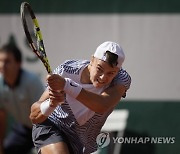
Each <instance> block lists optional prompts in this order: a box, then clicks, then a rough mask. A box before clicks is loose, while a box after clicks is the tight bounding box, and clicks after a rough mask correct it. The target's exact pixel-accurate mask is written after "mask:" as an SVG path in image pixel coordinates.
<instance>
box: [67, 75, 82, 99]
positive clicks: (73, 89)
mask: <svg viewBox="0 0 180 154" xmlns="http://www.w3.org/2000/svg"><path fill="white" fill-rule="evenodd" d="M65 80H66V83H65V86H64V91H65V92H66V93H67V94H69V95H70V96H72V97H73V98H76V97H77V96H78V95H79V93H80V92H81V90H82V86H81V85H80V84H78V83H76V82H74V81H73V80H71V79H69V78H65Z"/></svg>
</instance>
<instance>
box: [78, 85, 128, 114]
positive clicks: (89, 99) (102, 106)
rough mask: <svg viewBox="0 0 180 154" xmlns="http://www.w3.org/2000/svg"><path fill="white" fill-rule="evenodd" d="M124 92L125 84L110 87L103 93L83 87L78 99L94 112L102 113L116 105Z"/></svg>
mask: <svg viewBox="0 0 180 154" xmlns="http://www.w3.org/2000/svg"><path fill="white" fill-rule="evenodd" d="M124 93H125V86H123V85H115V86H113V87H109V88H108V89H106V90H105V91H104V92H103V93H102V94H101V95H98V94H94V93H92V92H89V91H87V90H84V89H82V90H81V92H80V94H79V95H78V97H77V100H78V101H79V102H81V103H82V104H84V105H85V106H87V107H88V108H89V109H91V110H93V111H94V112H97V113H100V114H102V113H104V112H106V111H108V110H109V109H111V108H113V107H115V106H116V105H117V103H118V102H119V101H120V99H121V97H122V96H123V94H124Z"/></svg>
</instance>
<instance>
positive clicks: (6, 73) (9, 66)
mask: <svg viewBox="0 0 180 154" xmlns="http://www.w3.org/2000/svg"><path fill="white" fill-rule="evenodd" d="M21 64H22V55H21V51H20V50H19V49H18V48H17V46H15V45H13V44H6V45H4V46H2V47H1V48H0V154H1V153H2V154H13V153H17V154H26V153H29V151H31V149H32V147H33V142H32V124H31V121H30V119H29V114H30V107H31V105H32V103H33V102H35V101H37V100H38V99H39V97H40V96H41V94H42V93H43V91H44V86H43V84H42V82H41V80H40V78H39V77H38V76H37V75H35V74H33V73H31V72H29V71H27V70H25V69H23V68H22V65H21ZM8 115H11V116H12V117H13V119H14V120H13V124H12V128H10V131H9V132H8V133H7V135H6V131H7V127H8V123H7V120H8Z"/></svg>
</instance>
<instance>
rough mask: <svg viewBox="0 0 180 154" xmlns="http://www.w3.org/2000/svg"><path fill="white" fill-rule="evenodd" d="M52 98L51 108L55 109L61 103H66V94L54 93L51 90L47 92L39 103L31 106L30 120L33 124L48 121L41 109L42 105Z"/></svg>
mask: <svg viewBox="0 0 180 154" xmlns="http://www.w3.org/2000/svg"><path fill="white" fill-rule="evenodd" d="M48 98H50V106H51V107H53V108H55V107H56V106H57V105H59V103H60V102H61V103H62V102H63V101H64V92H58V91H53V90H51V89H49V90H46V91H45V92H44V93H43V94H42V96H41V98H40V99H39V101H37V102H35V103H34V104H33V105H32V106H31V113H30V116H29V117H30V119H31V121H32V123H41V122H43V121H44V120H46V119H47V116H45V115H43V114H42V112H41V109H40V105H41V103H43V102H44V101H45V100H47V99H48Z"/></svg>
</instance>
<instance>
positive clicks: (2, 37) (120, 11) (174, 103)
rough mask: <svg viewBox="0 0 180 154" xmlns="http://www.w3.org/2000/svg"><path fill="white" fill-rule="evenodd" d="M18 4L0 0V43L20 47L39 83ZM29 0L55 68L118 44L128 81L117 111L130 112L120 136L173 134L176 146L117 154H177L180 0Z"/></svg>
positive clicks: (125, 148) (179, 141)
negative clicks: (105, 44)
mask: <svg viewBox="0 0 180 154" xmlns="http://www.w3.org/2000/svg"><path fill="white" fill-rule="evenodd" d="M21 2H22V1H20V0H0V45H2V44H4V43H7V42H10V41H11V42H14V43H16V44H17V45H18V46H19V48H20V49H21V50H22V51H23V54H24V67H25V68H28V69H29V70H33V71H34V72H36V73H38V74H39V75H40V76H41V77H42V79H43V80H44V81H45V77H46V71H45V69H44V67H43V65H42V64H41V62H40V61H39V60H38V59H37V58H36V56H35V55H34V54H33V53H32V52H31V49H30V48H29V47H28V45H27V42H26V38H25V35H24V31H23V28H22V24H21V18H20V13H19V12H20V4H21ZM28 2H29V3H30V4H31V6H32V8H33V9H34V11H35V13H36V16H37V18H38V20H39V24H40V27H41V30H42V34H43V38H44V43H45V48H46V52H47V55H48V57H49V62H50V64H51V66H52V68H53V69H55V68H56V67H57V66H58V65H59V64H60V63H62V62H63V61H64V60H66V59H90V58H91V55H92V54H93V53H94V51H95V50H96V47H97V46H98V45H99V44H101V43H102V42H104V41H108V40H110V41H115V42H117V43H119V44H120V45H121V46H122V48H123V49H124V52H125V54H126V60H125V63H124V65H123V68H124V69H126V70H127V72H128V73H129V74H130V75H131V77H132V85H131V88H130V90H129V91H128V93H127V97H126V98H125V99H124V100H123V101H122V103H120V104H119V105H118V106H117V109H128V111H129V117H128V121H127V127H126V130H125V135H127V136H133V135H134V136H142V137H143V136H149V137H175V143H173V144H154V145H152V144H150V145H145V144H142V145H133V144H128V145H126V144H124V145H123V147H122V153H124V154H127V153H128V154H131V153H139V154H141V153H143V154H145V153H146V154H177V153H179V151H180V146H179V144H180V119H179V118H180V103H179V101H180V81H179V79H180V70H179V67H180V60H179V59H180V51H179V50H180V1H178V0H158V1H156V0H151V1H149V0H126V1H125V0H111V1H109V0H76V1H73V0H53V1H52V0H51V1H49V0H38V1H37V0H32V1H30V0H29V1H28ZM128 150H130V151H128ZM138 150H139V151H138ZM104 153H105V152H104Z"/></svg>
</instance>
